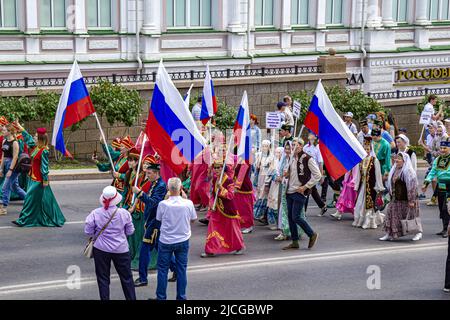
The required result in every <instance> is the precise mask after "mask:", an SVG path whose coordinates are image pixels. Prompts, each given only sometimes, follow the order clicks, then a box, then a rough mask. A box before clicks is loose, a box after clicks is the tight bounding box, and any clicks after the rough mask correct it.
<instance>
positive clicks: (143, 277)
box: [139, 242, 175, 283]
mask: <svg viewBox="0 0 450 320" xmlns="http://www.w3.org/2000/svg"><path fill="white" fill-rule="evenodd" d="M154 249H155V250H157V249H156V248H155V245H152V244H150V243H147V242H142V245H141V252H140V253H139V280H140V281H141V282H144V283H147V282H148V265H149V263H150V255H151V253H152V251H153V250H154ZM169 269H170V271H172V272H174V271H175V257H174V256H173V255H172V258H171V260H170V264H169Z"/></svg>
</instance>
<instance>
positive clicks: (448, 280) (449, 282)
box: [445, 237, 450, 289]
mask: <svg viewBox="0 0 450 320" xmlns="http://www.w3.org/2000/svg"><path fill="white" fill-rule="evenodd" d="M445 288H446V289H450V237H449V238H448V253H447V263H446V265H445Z"/></svg>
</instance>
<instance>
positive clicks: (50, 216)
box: [14, 128, 66, 227]
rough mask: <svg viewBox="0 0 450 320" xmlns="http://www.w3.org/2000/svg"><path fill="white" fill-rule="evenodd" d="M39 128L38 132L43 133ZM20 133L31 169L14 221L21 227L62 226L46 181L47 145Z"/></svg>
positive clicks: (57, 208) (61, 220)
mask: <svg viewBox="0 0 450 320" xmlns="http://www.w3.org/2000/svg"><path fill="white" fill-rule="evenodd" d="M45 133H46V130H45V128H39V129H38V134H45ZM22 135H23V137H24V140H25V141H26V144H27V145H28V147H30V148H31V149H32V151H31V161H32V162H31V164H32V166H31V171H30V173H29V176H30V180H29V182H28V192H27V195H26V197H25V200H24V204H23V208H22V211H21V212H20V216H19V219H17V220H16V221H15V222H14V223H15V224H16V225H18V226H21V227H62V226H63V225H64V223H65V221H66V219H65V218H64V215H63V213H62V212H61V209H60V208H59V205H58V203H57V202H56V199H55V196H54V195H53V192H52V189H51V188H50V186H49V185H46V186H45V184H47V183H48V172H49V169H48V147H47V146H42V147H41V146H37V145H36V142H35V141H34V139H33V137H32V136H31V135H30V134H28V132H26V131H23V132H22Z"/></svg>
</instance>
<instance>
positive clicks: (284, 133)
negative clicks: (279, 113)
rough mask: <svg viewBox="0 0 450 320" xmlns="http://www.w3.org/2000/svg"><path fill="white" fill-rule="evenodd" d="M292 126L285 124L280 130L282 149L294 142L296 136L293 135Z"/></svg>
mask: <svg viewBox="0 0 450 320" xmlns="http://www.w3.org/2000/svg"><path fill="white" fill-rule="evenodd" d="M291 132H292V126H290V125H288V124H283V125H282V126H281V129H280V136H281V140H280V143H279V146H280V147H284V146H285V144H286V142H287V141H291V142H292V141H293V140H294V136H293V135H292V133H291Z"/></svg>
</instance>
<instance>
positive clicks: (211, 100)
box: [200, 65, 217, 125]
mask: <svg viewBox="0 0 450 320" xmlns="http://www.w3.org/2000/svg"><path fill="white" fill-rule="evenodd" d="M216 112H217V99H216V95H215V93H214V85H213V82H212V79H211V74H210V73H209V66H208V65H207V66H206V74H205V82H204V83H203V96H202V111H201V112H200V120H201V121H202V123H203V124H204V125H205V124H207V123H208V121H209V119H211V118H212V117H213V116H214V115H215V114H216Z"/></svg>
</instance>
